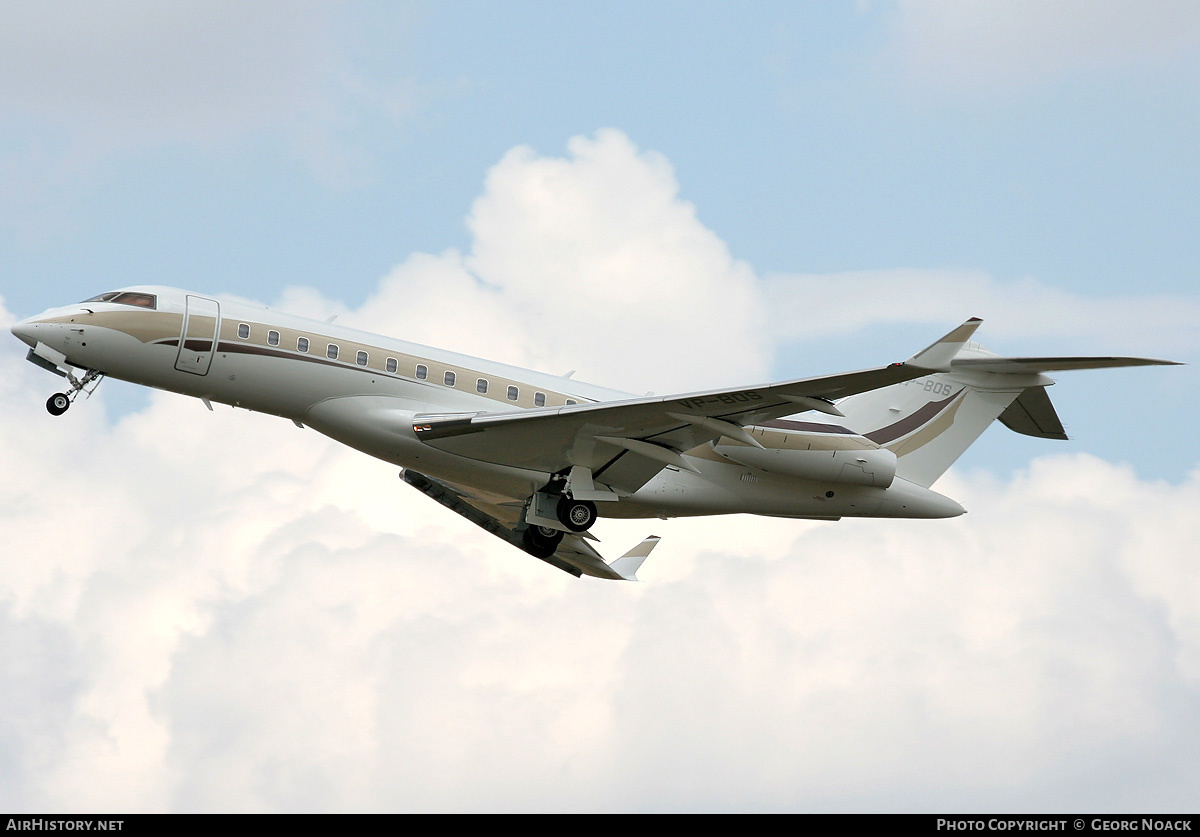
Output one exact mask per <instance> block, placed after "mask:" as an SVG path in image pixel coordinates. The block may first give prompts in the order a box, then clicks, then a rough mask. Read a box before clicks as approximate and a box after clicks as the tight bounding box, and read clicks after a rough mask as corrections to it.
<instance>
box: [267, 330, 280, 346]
mask: <svg viewBox="0 0 1200 837" xmlns="http://www.w3.org/2000/svg"><path fill="white" fill-rule="evenodd" d="M267 345H268V346H278V345H279V332H278V331H268V332H267Z"/></svg>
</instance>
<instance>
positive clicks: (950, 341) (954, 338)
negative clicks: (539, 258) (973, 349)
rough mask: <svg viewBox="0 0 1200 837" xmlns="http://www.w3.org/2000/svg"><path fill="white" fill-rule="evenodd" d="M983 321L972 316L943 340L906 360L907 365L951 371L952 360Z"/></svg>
mask: <svg viewBox="0 0 1200 837" xmlns="http://www.w3.org/2000/svg"><path fill="white" fill-rule="evenodd" d="M982 323H983V320H981V319H979V318H978V317H972V318H971V319H969V320H967V321H966V322H965V323H963V324H962V325H960V326H959V327H958V328H956V329H954V331H952V332H950V333H949V334H947V335H946V336H945V337H943V338H942V339H941V340H938V341H937V342H936V343H934V344H932V345H931V346H928V347H926V348H925V349H923V350H922V351H919V352H917V353H916V354H915V355H913V356H912V357H910V358H909V359H908V360H906V361H905V362H904V363H905V365H906V366H919V367H921V368H922V369H931V370H937V371H941V372H949V371H950V361H952V360H954V356H955V355H957V354H958V352H959V350H960V349H962V347H963V344H964V343H966V342H967V341H968V340H970V339H971V335H972V334H974V333H975V329H977V328H979V326H980V324H982Z"/></svg>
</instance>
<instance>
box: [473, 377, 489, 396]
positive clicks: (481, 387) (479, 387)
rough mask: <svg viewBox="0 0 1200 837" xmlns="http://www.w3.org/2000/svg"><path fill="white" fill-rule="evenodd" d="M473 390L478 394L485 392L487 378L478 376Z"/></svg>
mask: <svg viewBox="0 0 1200 837" xmlns="http://www.w3.org/2000/svg"><path fill="white" fill-rule="evenodd" d="M475 391H476V392H478V393H480V394H483V393H486V392H487V379H486V378H480V379H479V380H478V381H476V382H475Z"/></svg>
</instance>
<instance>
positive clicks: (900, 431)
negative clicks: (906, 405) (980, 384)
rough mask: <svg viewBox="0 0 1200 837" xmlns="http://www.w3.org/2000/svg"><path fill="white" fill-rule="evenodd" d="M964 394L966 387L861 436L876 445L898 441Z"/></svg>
mask: <svg viewBox="0 0 1200 837" xmlns="http://www.w3.org/2000/svg"><path fill="white" fill-rule="evenodd" d="M964 392H966V387H963V388H962V389H960V390H959V391H958V392H956V393H954V394H953V395H950V396H948V397H947V398H946V399H945V400H942V401H930V402H929V403H928V404H926V405H925V406H924V407H922V408H921V409H919V410H917V411H916V412H915V413H913V414H912V415H910V416H905V417H904V418H902V419H900V420H899V421H898V422H895V423H894V424H889V425H888V426H887V427H881V428H879V429H878V430H872V431H871V432H870V433H864V434H863V435H864V436H866V437H867V438H868V439H870V440H871V441H872V442H874V443H875V444H877V445H886V444H887V443H888V442H891V441H893V440H895V439H899V438H900V437H901V436H904V435H906V434H908V433H911V432H913V431H914V430H916V429H917V428H918V427H921V426H922V425H924V424H927V423H928V422H930V421H932V420H933V418H934V417H935V416H937V414H938V413H940V412H942V411H943V410H945V409H946V408H947V407H949V406H950V402H952V401H953V400H954V399H956V398H958V397H959V396H960V395H962V394H963V393H964Z"/></svg>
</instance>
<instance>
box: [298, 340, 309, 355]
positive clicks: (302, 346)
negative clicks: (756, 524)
mask: <svg viewBox="0 0 1200 837" xmlns="http://www.w3.org/2000/svg"><path fill="white" fill-rule="evenodd" d="M296 351H298V352H307V351H308V338H307V337H297V338H296Z"/></svg>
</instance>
